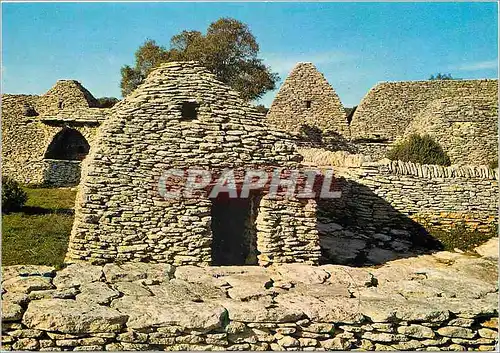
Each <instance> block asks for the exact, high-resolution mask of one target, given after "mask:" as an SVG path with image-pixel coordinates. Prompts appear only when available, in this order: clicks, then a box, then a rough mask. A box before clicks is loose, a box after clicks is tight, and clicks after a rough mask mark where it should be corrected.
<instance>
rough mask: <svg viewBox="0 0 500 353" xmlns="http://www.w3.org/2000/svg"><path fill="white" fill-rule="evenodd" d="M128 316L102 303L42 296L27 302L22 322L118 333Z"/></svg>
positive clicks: (75, 330) (47, 327)
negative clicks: (39, 298)
mask: <svg viewBox="0 0 500 353" xmlns="http://www.w3.org/2000/svg"><path fill="white" fill-rule="evenodd" d="M126 321H127V315H126V314H122V313H120V312H118V311H117V310H115V309H111V308H108V307H105V306H101V305H97V304H95V303H88V302H84V301H77V300H71V299H42V300H35V301H32V302H31V303H29V305H28V309H27V310H26V312H25V313H24V316H23V321H22V322H23V324H25V325H26V326H27V327H29V328H32V329H38V330H44V331H57V332H62V333H73V334H75V333H96V332H117V331H120V330H121V328H122V326H123V325H124V324H125V322H126Z"/></svg>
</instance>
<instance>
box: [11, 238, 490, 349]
mask: <svg viewBox="0 0 500 353" xmlns="http://www.w3.org/2000/svg"><path fill="white" fill-rule="evenodd" d="M497 241H498V240H497ZM497 276H498V273H497V264H496V262H495V260H494V259H487V258H480V257H473V256H465V255H463V254H457V253H448V252H440V253H436V254H433V255H425V256H419V257H414V258H411V259H401V260H397V261H392V262H390V263H387V264H386V265H384V266H381V267H377V268H373V267H369V268H353V267H347V266H337V265H325V266H316V267H313V266H308V265H303V264H286V265H281V266H271V267H268V268H263V267H256V266H253V267H251V266H238V267H231V266H229V267H195V266H181V267H177V268H174V267H172V266H171V265H168V264H145V263H127V264H122V265H118V264H106V265H105V266H92V265H89V264H72V265H69V266H67V267H66V268H64V269H62V270H59V271H55V270H54V269H53V268H51V267H45V266H38V267H37V266H10V267H4V268H3V269H2V339H1V340H2V349H3V350H12V349H13V350H40V351H61V350H93V351H96V350H107V351H116V350H120V351H121V350H125V351H126V350H218V351H222V350H247V351H248V350H273V351H296V350H360V349H361V350H405V351H406V350H431V351H440V350H481V351H492V350H494V349H495V345H496V344H497V343H498V337H497V336H498V311H497V307H498V283H497Z"/></svg>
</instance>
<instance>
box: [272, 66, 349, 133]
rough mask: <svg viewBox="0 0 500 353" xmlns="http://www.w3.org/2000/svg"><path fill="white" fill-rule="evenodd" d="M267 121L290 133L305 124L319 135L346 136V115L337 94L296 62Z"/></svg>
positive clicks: (320, 76) (315, 73)
mask: <svg viewBox="0 0 500 353" xmlns="http://www.w3.org/2000/svg"><path fill="white" fill-rule="evenodd" d="M267 120H268V121H269V122H270V123H271V124H273V125H275V126H277V127H279V128H280V129H282V130H285V131H288V132H291V133H297V132H299V131H300V128H301V126H302V125H307V126H309V127H317V128H319V129H320V130H322V131H323V132H326V131H330V132H338V133H340V134H342V135H344V136H347V135H348V125H347V120H346V113H345V111H344V108H343V107H342V103H341V102H340V99H339V97H338V96H337V93H335V90H334V89H333V88H332V86H331V85H330V84H329V83H328V81H327V80H326V79H325V77H324V76H323V74H322V73H320V72H319V71H318V69H317V68H316V67H315V66H314V65H313V64H312V63H308V62H303V63H298V64H297V65H296V66H295V67H294V68H293V70H292V71H291V72H290V74H289V75H288V77H287V78H286V80H285V82H283V85H282V86H281V88H280V90H279V92H278V94H277V95H276V98H275V99H274V101H273V103H272V105H271V108H270V109H269V112H268V114H267Z"/></svg>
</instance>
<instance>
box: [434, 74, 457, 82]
mask: <svg viewBox="0 0 500 353" xmlns="http://www.w3.org/2000/svg"><path fill="white" fill-rule="evenodd" d="M454 79H455V78H454V77H453V76H451V74H442V73H440V72H439V73H437V74H436V75H431V77H429V80H431V81H435V80H454Z"/></svg>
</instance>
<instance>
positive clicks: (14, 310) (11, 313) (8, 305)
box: [2, 300, 23, 322]
mask: <svg viewBox="0 0 500 353" xmlns="http://www.w3.org/2000/svg"><path fill="white" fill-rule="evenodd" d="M22 317H23V308H22V307H21V306H20V305H19V304H16V303H13V302H10V301H7V300H2V322H4V321H5V322H9V321H17V320H20V319H21V318H22Z"/></svg>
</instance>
